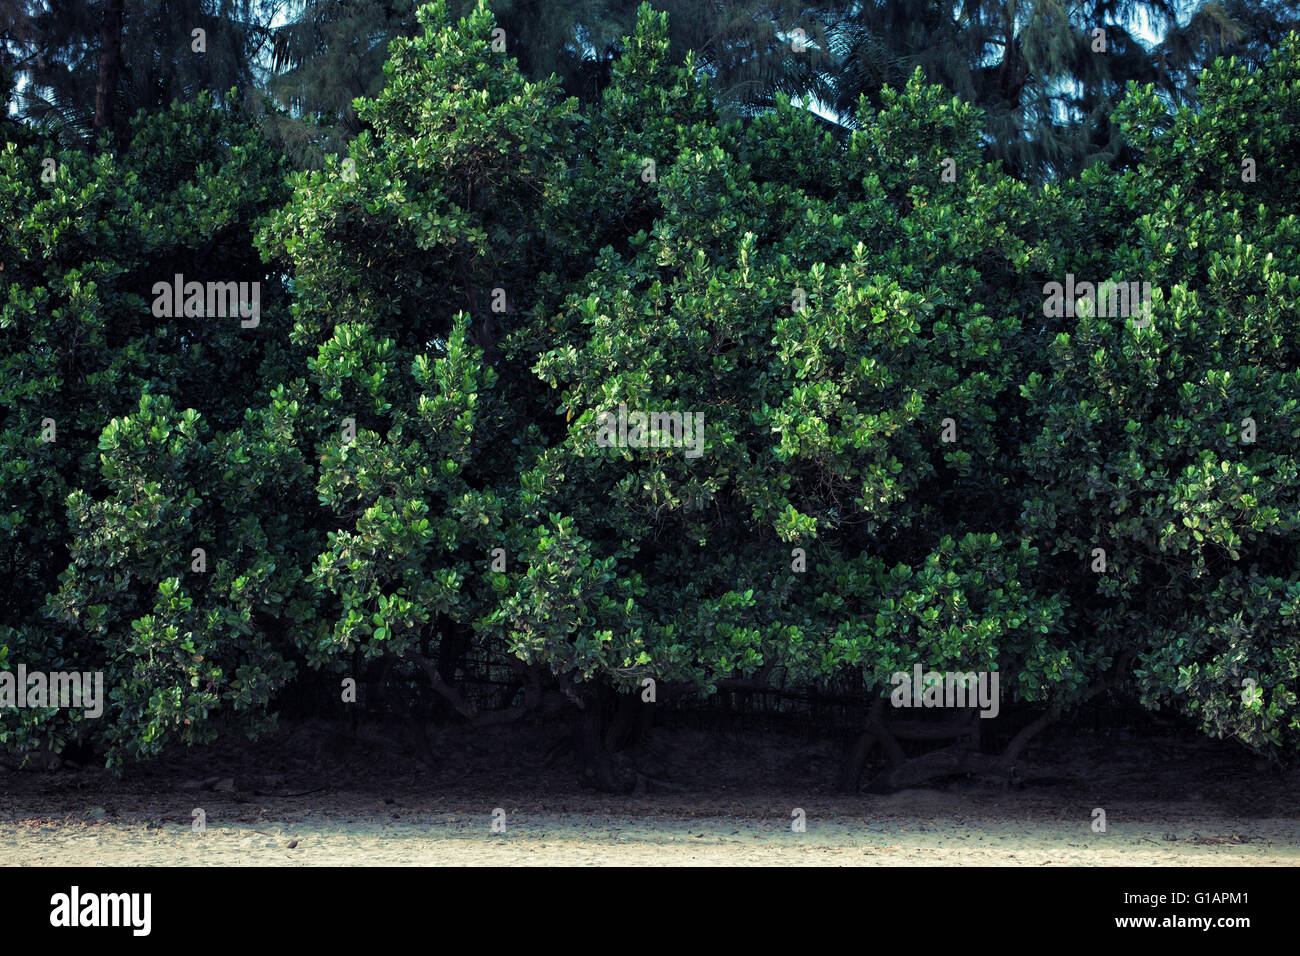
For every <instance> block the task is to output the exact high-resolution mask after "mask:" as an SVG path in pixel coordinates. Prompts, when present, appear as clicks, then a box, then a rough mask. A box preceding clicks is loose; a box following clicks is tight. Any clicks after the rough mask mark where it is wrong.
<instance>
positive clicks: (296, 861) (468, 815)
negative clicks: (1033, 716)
mask: <svg viewBox="0 0 1300 956" xmlns="http://www.w3.org/2000/svg"><path fill="white" fill-rule="evenodd" d="M872 799H873V800H875V801H876V802H879V803H880V804H882V805H881V806H879V807H878V808H876V809H877V812H874V813H869V814H855V815H848V814H844V813H836V812H829V813H827V814H826V815H825V816H819V815H818V813H817V811H816V809H815V808H805V813H806V814H807V817H806V831H805V832H803V833H796V832H792V830H791V825H790V823H786V822H784V821H782V820H781V819H780V818H779V817H778V816H776V815H775V814H773V815H772V816H770V817H767V818H757V819H756V818H752V817H751V818H744V817H737V816H730V815H724V816H704V817H696V818H687V819H683V818H681V817H675V816H660V815H654V814H650V815H647V814H645V813H634V814H628V813H617V812H613V811H612V810H611V809H606V810H605V811H604V812H583V813H554V812H549V813H548V812H529V811H526V810H522V809H520V808H517V807H510V806H507V807H503V808H502V809H504V810H505V811H506V814H505V818H504V819H505V828H506V832H505V833H504V834H502V833H499V832H493V830H492V816H491V812H490V810H491V808H485V809H483V810H478V811H467V810H465V809H461V810H459V811H448V810H442V811H432V812H431V811H428V810H423V809H399V810H394V808H393V807H390V806H387V805H383V806H376V807H373V808H372V809H371V810H370V812H368V813H367V812H365V810H364V808H362V807H354V809H353V811H352V812H349V813H348V814H347V815H346V816H340V815H336V814H322V813H320V812H314V811H298V812H293V811H288V812H285V811H284V810H283V808H281V812H279V813H276V814H274V815H268V816H266V817H265V818H262V816H261V814H260V813H259V814H258V816H256V817H254V818H253V819H252V820H249V821H243V820H231V821H226V822H223V821H222V820H221V819H220V817H221V811H220V809H219V808H216V807H213V808H211V809H209V810H207V813H208V818H207V826H206V828H205V830H204V831H203V832H202V833H196V832H194V830H193V827H192V825H191V826H185V825H184V824H180V823H171V822H165V821H158V820H149V819H145V818H144V817H141V816H138V815H134V814H126V815H123V818H122V819H113V820H108V819H96V818H95V816H94V815H93V814H92V815H91V817H90V818H89V819H79V818H70V819H68V818H65V819H62V820H51V819H41V818H26V819H4V820H3V822H0V864H3V865H6V866H11V865H26V866H48V865H74V866H98V865H104V864H108V865H118V866H121V865H125V866H148V865H182V866H249V865H255V866H256V865H265V866H367V865H390V864H395V865H423V866H494V865H520V864H523V865H529V864H540V865H554V866H583V865H593V864H595V865H599V864H615V865H623V866H646V865H650V866H654V865H669V866H671V865H706V866H711V865H724V866H736V865H746V866H803V865H843V866H860V865H886V866H916V865H920V866H979V865H1022V866H1046V865H1057V866H1116V865H1124V866H1131V865H1139V866H1150V865H1163V866H1206V865H1213V866H1259V865H1265V866H1296V865H1300V823H1298V822H1297V821H1296V820H1295V819H1279V818H1263V819H1251V820H1242V819H1232V820H1229V819H1225V818H1223V817H1215V816H1205V815H1202V814H1197V813H1196V812H1195V809H1194V808H1193V807H1186V808H1182V809H1184V810H1185V811H1186V812H1184V813H1174V814H1172V815H1171V812H1170V811H1171V809H1172V808H1170V807H1168V806H1166V807H1163V808H1159V810H1158V813H1157V814H1155V816H1157V818H1155V819H1152V818H1151V816H1152V814H1148V818H1147V819H1142V818H1141V817H1132V816H1130V815H1128V814H1127V813H1125V812H1124V811H1123V810H1122V809H1121V810H1119V812H1112V813H1111V814H1109V815H1108V826H1107V832H1105V833H1094V832H1093V830H1092V827H1091V820H1090V818H1089V816H1088V815H1087V814H1086V812H1085V814H1084V815H1083V816H1082V818H1080V815H1079V814H1077V813H1076V815H1075V819H1072V820H1064V819H1057V820H1052V819H1044V818H1043V815H1042V814H1041V813H1039V814H1035V815H1034V816H1032V817H1026V818H1020V819H1013V818H1005V817H1004V818H1001V819H996V818H995V819H990V818H989V810H990V809H994V808H990V807H989V806H988V805H987V804H985V805H983V806H981V807H979V808H978V810H976V808H975V807H973V806H972V807H969V808H968V809H969V810H970V811H971V812H969V813H966V814H963V813H960V812H957V813H954V812H952V809H953V808H951V807H948V808H945V810H946V811H947V812H945V813H943V815H940V816H927V818H926V819H924V820H920V819H917V814H916V813H915V812H914V813H913V814H911V815H910V816H909V815H906V813H907V807H908V804H909V803H911V804H912V806H913V808H914V809H915V808H916V807H917V804H918V800H919V803H920V804H933V803H934V798H933V796H932V795H929V794H919V795H917V796H916V797H913V798H912V799H911V800H909V795H908V793H906V792H905V793H903V794H896V795H893V796H891V797H885V798H872ZM964 802H969V798H967V801H964ZM191 809H192V808H191ZM933 809H934V807H932V806H931V807H928V808H927V807H922V808H921V812H923V813H926V814H928V813H930V812H931V811H932V810H933ZM1011 809H1012V808H1011V807H1006V810H1008V811H1010V810H1011ZM357 811H361V812H357ZM1085 811H1086V808H1085ZM242 815H244V816H247V815H248V814H246V813H245V814H242ZM290 844H293V846H292V848H291V847H290Z"/></svg>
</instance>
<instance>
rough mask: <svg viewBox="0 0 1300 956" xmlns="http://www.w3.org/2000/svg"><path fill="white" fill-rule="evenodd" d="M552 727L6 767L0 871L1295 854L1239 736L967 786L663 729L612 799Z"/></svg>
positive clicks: (1280, 800) (1256, 860)
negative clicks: (134, 761) (412, 746)
mask: <svg viewBox="0 0 1300 956" xmlns="http://www.w3.org/2000/svg"><path fill="white" fill-rule="evenodd" d="M548 733H550V731H548V730H545V729H540V730H539V731H538V736H537V737H536V738H535V739H531V740H530V739H525V738H523V737H521V736H520V735H519V734H518V733H516V734H515V735H513V736H512V735H506V734H503V735H501V737H500V738H497V741H498V743H492V738H488V739H487V741H486V742H485V740H484V738H482V737H481V736H467V737H464V738H460V737H456V736H445V737H442V738H439V740H438V741H437V748H438V753H439V755H440V759H442V760H444V761H445V762H444V763H443V764H441V765H440V766H425V765H420V764H418V763H416V762H414V761H413V760H412V758H411V752H410V751H409V750H406V749H404V748H403V746H402V745H401V744H400V742H397V743H394V742H393V738H392V737H391V736H388V737H385V736H384V735H383V734H381V733H378V732H376V734H375V735H374V736H370V737H367V736H366V735H365V734H364V733H363V734H361V735H360V736H358V737H356V738H355V739H354V740H352V741H351V744H350V746H351V747H352V749H351V750H349V749H348V748H347V747H344V748H343V749H342V750H341V751H340V752H338V753H336V754H334V755H330V754H326V753H324V752H323V751H320V750H317V751H313V750H312V749H311V747H312V745H313V741H317V740H318V739H319V738H320V733H319V732H316V733H314V734H313V733H307V732H304V734H303V735H298V736H295V735H294V734H292V733H290V734H288V735H286V736H284V737H282V738H281V739H279V740H278V742H277V741H272V742H270V743H269V744H268V745H267V748H265V749H261V748H260V746H259V748H251V749H250V748H249V747H248V746H247V745H244V746H243V747H237V746H234V745H232V746H231V747H230V748H229V749H228V750H224V751H223V750H220V749H216V750H212V751H205V752H195V753H192V754H187V755H184V756H183V757H181V758H178V759H176V760H173V761H170V762H168V763H163V764H157V765H151V766H149V767H144V768H141V769H140V770H139V771H137V772H133V773H132V774H130V775H128V777H127V778H126V779H123V780H117V779H114V778H112V777H111V776H110V775H108V774H107V773H106V772H105V771H103V770H102V769H96V768H93V767H87V768H72V769H69V768H67V767H65V768H64V769H62V770H59V771H56V772H29V771H15V770H7V771H5V770H0V865H5V866H14V865H17V866H52V865H60V866H96V865H119V866H122V865H125V866H148V865H184V866H250V865H252V866H368V865H392V864H397V865H426V866H445V865H451V866H480V865H483V866H491V865H556V866H582V865H600V864H613V865H625V866H647V865H648V866H654V865H707V866H712V865H725V866H736V865H745V866H767V865H771V866H803V865H809V866H816V865H850V866H852V865H870V866H879V865H884V866H916V865H920V866H971V865H977V866H978V865H1019V866H1048V865H1051V866H1151V865H1156V866H1207V865H1211V866H1261V865H1262V866H1297V865H1300V786H1297V783H1300V776H1297V774H1295V773H1291V774H1280V773H1276V772H1273V771H1267V770H1263V769H1261V768H1260V767H1259V766H1258V765H1257V764H1256V762H1254V761H1253V759H1252V758H1250V757H1249V755H1244V756H1243V755H1242V754H1241V753H1239V752H1238V750H1239V748H1238V749H1233V748H1231V747H1223V746H1219V745H1207V744H1204V743H1203V742H1196V741H1186V740H1181V739H1178V740H1175V739H1171V738H1164V737H1153V738H1150V739H1136V738H1134V739H1127V740H1124V741H1120V742H1117V741H1114V740H1109V739H1108V740H1097V739H1093V738H1091V737H1087V736H1083V737H1076V738H1070V739H1060V740H1058V741H1055V742H1053V743H1051V744H1050V745H1049V746H1046V747H1044V748H1042V749H1041V750H1040V751H1039V752H1038V753H1037V754H1036V756H1035V758H1034V759H1033V760H1032V761H1031V762H1030V763H1029V764H1028V765H1027V766H1026V773H1027V774H1034V773H1037V774H1040V775H1041V774H1047V776H1038V777H1036V778H1035V777H1032V776H1030V777H1029V779H1028V780H1027V781H1026V782H1025V784H1024V785H1023V786H1022V787H1020V788H1019V789H1004V788H1001V787H998V786H995V785H992V784H980V783H977V782H973V781H970V780H959V781H951V782H949V783H948V784H945V785H943V786H937V787H932V788H927V789H918V790H905V791H903V792H901V793H895V794H890V795H884V796H882V795H874V794H862V793H859V794H842V793H837V792H836V791H835V790H834V788H833V787H832V786H831V783H832V781H833V780H834V773H835V769H836V766H837V759H838V752H837V750H836V749H835V748H834V747H829V746H827V745H823V744H817V743H808V742H801V741H799V740H797V739H793V738H790V739H777V738H770V737H769V738H764V739H763V740H761V741H757V742H755V741H748V742H747V741H745V740H739V741H738V740H735V739H723V740H717V739H715V738H714V737H712V736H709V735H700V734H691V733H687V732H680V733H676V732H675V733H666V734H661V735H659V737H658V742H657V744H656V747H657V748H658V752H659V753H660V754H662V755H663V760H662V769H661V771H660V772H661V773H663V774H664V775H665V776H666V777H667V778H668V779H670V780H672V781H673V783H672V785H671V787H669V788H666V789H664V790H661V791H659V792H649V793H638V794H626V795H613V794H602V793H596V792H594V791H590V790H584V789H582V788H581V787H580V786H577V785H576V781H575V776H574V770H573V767H572V766H569V765H567V764H565V763H564V762H563V761H560V762H558V763H556V762H555V761H554V760H552V759H548V758H546V757H545V756H544V755H545V753H546V749H547V748H546V746H545V744H546V742H547V741H548V740H549V739H550V738H549V737H548V736H547V734H548ZM498 744H499V746H498ZM268 771H270V772H268ZM227 774H229V775H230V776H226V775H227ZM498 807H499V808H501V809H502V810H504V811H505V813H504V820H505V827H506V830H505V833H500V832H494V831H493V828H492V822H493V810H494V808H498ZM796 807H798V808H801V809H803V810H804V814H805V820H806V830H805V831H804V832H793V831H792V828H791V820H792V817H791V813H792V810H793V809H794V808H796ZM1097 807H1101V808H1104V810H1105V812H1106V823H1107V827H1106V832H1104V833H1100V832H1094V831H1093V828H1092V823H1093V810H1094V808H1097ZM196 808H201V809H202V810H203V811H204V815H205V817H204V819H205V823H206V826H205V829H204V830H203V832H195V830H194V829H193V823H192V817H193V814H192V811H193V810H194V809H196Z"/></svg>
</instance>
